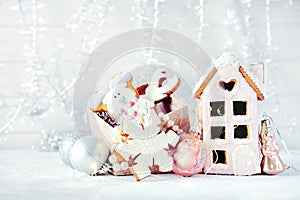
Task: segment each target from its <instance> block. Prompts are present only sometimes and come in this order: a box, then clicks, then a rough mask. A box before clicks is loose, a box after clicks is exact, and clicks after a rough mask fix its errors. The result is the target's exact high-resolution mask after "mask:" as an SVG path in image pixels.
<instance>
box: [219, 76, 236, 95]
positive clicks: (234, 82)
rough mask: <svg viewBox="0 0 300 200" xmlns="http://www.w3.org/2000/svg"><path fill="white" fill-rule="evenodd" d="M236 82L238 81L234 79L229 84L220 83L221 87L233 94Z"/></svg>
mask: <svg viewBox="0 0 300 200" xmlns="http://www.w3.org/2000/svg"><path fill="white" fill-rule="evenodd" d="M236 82H237V81H236V80H235V79H232V80H230V81H229V82H225V81H220V86H221V88H222V89H223V90H227V91H229V92H231V91H232V90H233V89H234V87H235V85H236Z"/></svg>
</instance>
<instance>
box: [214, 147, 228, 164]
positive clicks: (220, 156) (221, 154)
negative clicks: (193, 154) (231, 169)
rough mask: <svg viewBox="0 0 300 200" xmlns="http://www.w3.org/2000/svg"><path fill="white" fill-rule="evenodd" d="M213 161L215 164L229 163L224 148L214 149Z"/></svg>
mask: <svg viewBox="0 0 300 200" xmlns="http://www.w3.org/2000/svg"><path fill="white" fill-rule="evenodd" d="M212 156H213V159H212V160H213V163H215V164H227V152H226V151H224V150H213V151H212Z"/></svg>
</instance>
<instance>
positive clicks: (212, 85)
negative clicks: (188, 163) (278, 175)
mask: <svg viewBox="0 0 300 200" xmlns="http://www.w3.org/2000/svg"><path fill="white" fill-rule="evenodd" d="M263 83H264V65H263V63H258V64H253V65H251V66H250V67H249V69H246V68H244V67H242V66H240V64H239V63H238V62H237V60H236V59H235V57H234V56H233V55H232V54H230V53H223V54H222V55H221V56H220V58H218V59H216V60H215V61H214V62H213V66H212V67H210V68H209V69H208V71H207V72H206V74H205V75H204V76H203V77H202V79H201V80H200V81H199V82H198V83H197V85H196V87H195V89H194V91H193V94H194V97H195V98H197V99H199V100H200V101H199V107H198V108H199V109H198V112H197V115H198V116H197V122H196V123H197V124H198V125H199V126H198V128H199V130H198V131H199V132H201V133H203V141H204V143H205V144H206V146H207V150H208V156H207V161H206V165H205V168H204V172H206V173H212V174H234V175H251V174H257V173H260V172H261V167H260V161H261V158H260V157H261V153H260V148H259V125H260V120H259V117H258V101H262V100H264V98H265V92H264V90H263Z"/></svg>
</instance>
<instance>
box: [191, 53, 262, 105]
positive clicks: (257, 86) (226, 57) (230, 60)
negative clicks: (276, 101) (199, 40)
mask: <svg viewBox="0 0 300 200" xmlns="http://www.w3.org/2000/svg"><path fill="white" fill-rule="evenodd" d="M228 66H232V67H236V68H238V70H239V72H240V73H241V75H242V76H243V77H244V79H245V80H246V82H247V83H248V84H249V86H250V87H251V88H252V89H253V90H254V92H255V93H256V95H257V99H258V100H261V101H262V100H264V99H265V91H264V86H263V84H262V82H261V81H259V80H258V78H257V77H256V76H255V75H254V74H253V73H251V72H250V71H248V70H246V69H245V68H244V67H242V66H240V64H239V63H238V61H237V60H236V58H235V57H234V56H233V55H232V54H231V53H227V52H226V53H223V54H222V55H221V56H220V57H219V58H218V59H217V60H215V61H214V66H213V67H211V68H210V69H209V70H207V72H206V74H205V75H204V76H203V77H202V78H201V79H200V81H199V82H198V83H197V84H196V86H195V88H194V91H193V94H194V97H195V98H200V96H201V94H202V93H203V91H204V90H205V88H206V86H207V85H208V84H209V82H210V81H211V79H212V78H213V77H214V75H215V74H216V73H217V72H218V71H219V70H221V69H223V68H226V67H228Z"/></svg>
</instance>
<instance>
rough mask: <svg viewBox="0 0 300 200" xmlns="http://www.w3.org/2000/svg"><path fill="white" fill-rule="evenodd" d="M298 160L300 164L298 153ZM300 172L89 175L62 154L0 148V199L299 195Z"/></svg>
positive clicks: (204, 197) (56, 199)
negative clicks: (62, 158) (69, 163)
mask: <svg viewBox="0 0 300 200" xmlns="http://www.w3.org/2000/svg"><path fill="white" fill-rule="evenodd" d="M293 153H294V155H296V157H295V159H296V164H297V163H298V164H300V156H299V154H297V153H299V152H293ZM299 178H300V173H298V172H296V171H294V170H291V169H290V170H287V171H285V172H284V173H282V174H279V175H276V176H263V175H256V176H239V177H238V176H217V175H206V176H204V175H196V176H193V177H181V176H177V175H173V174H165V175H153V176H151V177H149V178H147V179H145V180H143V181H141V182H136V181H135V179H134V177H132V176H124V177H115V176H97V177H90V176H87V175H85V174H83V173H79V172H76V171H75V170H73V169H71V168H69V167H67V166H65V165H63V163H62V162H61V161H60V159H59V157H58V154H57V153H42V152H35V151H30V150H1V151H0V199H1V200H2V199H3V200H17V199H22V200H27V199H30V200H31V199H43V200H44V199H55V200H60V199H72V200H77V199H88V200H93V199H97V200H100V199H101V200H103V199H122V200H125V199H157V200H158V199H239V200H240V199H265V200H266V199H299V198H300V191H299V184H300V179H299Z"/></svg>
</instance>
